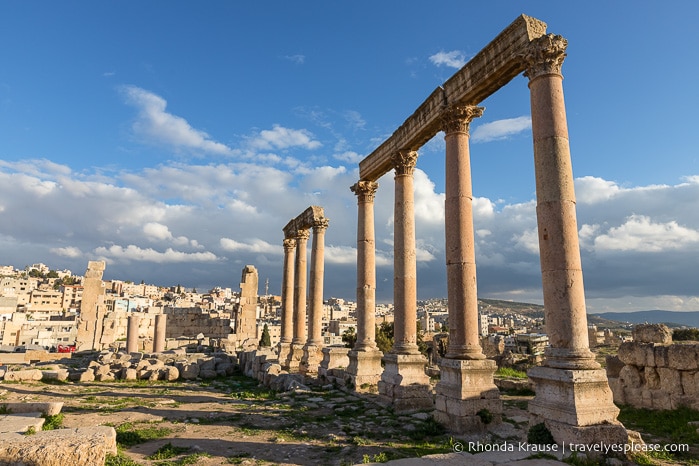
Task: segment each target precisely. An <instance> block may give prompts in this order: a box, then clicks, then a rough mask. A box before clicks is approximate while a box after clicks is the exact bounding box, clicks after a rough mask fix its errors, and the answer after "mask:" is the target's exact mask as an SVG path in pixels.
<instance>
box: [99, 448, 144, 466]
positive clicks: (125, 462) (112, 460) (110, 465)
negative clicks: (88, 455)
mask: <svg viewBox="0 0 699 466" xmlns="http://www.w3.org/2000/svg"><path fill="white" fill-rule="evenodd" d="M104 466H141V464H140V463H137V462H135V461H134V460H132V459H131V458H129V457H128V456H126V455H125V454H124V452H121V451H120V452H119V453H118V454H116V455H112V454H111V453H107V458H106V459H105V461H104Z"/></svg>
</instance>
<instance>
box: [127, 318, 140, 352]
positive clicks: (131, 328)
mask: <svg viewBox="0 0 699 466" xmlns="http://www.w3.org/2000/svg"><path fill="white" fill-rule="evenodd" d="M140 320H141V316H139V315H138V314H133V313H131V314H129V320H128V322H129V323H128V327H127V328H126V352H127V353H136V352H137V351H138V324H139V322H140Z"/></svg>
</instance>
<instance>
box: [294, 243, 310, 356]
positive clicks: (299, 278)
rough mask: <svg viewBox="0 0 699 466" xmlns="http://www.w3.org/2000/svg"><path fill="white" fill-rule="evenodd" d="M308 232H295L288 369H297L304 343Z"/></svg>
mask: <svg viewBox="0 0 699 466" xmlns="http://www.w3.org/2000/svg"><path fill="white" fill-rule="evenodd" d="M309 236H310V233H309V231H308V230H299V231H298V232H297V234H296V263H295V266H296V267H295V271H294V275H295V277H294V278H295V281H294V338H293V339H292V340H291V358H290V360H289V370H298V369H299V364H300V363H301V358H302V357H303V345H304V344H305V343H306V282H307V277H306V255H307V252H306V245H307V242H308V238H309Z"/></svg>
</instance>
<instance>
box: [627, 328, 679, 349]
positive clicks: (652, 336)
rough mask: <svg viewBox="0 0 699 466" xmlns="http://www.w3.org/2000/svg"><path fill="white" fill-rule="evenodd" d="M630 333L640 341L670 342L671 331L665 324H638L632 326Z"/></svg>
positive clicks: (634, 338)
mask: <svg viewBox="0 0 699 466" xmlns="http://www.w3.org/2000/svg"><path fill="white" fill-rule="evenodd" d="M632 335H633V340H634V341H636V342H640V343H661V344H670V343H672V331H670V329H669V328H668V326H667V325H665V324H639V325H636V326H635V327H634V328H633V331H632Z"/></svg>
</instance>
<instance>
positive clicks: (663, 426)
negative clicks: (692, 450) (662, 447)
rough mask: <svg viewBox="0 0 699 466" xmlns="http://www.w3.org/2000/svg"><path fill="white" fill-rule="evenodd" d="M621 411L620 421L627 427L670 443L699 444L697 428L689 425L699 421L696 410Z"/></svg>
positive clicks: (629, 409)
mask: <svg viewBox="0 0 699 466" xmlns="http://www.w3.org/2000/svg"><path fill="white" fill-rule="evenodd" d="M620 409H621V412H620V413H619V420H620V421H621V422H622V423H623V424H624V425H625V426H627V427H631V428H632V429H634V430H640V431H641V432H645V433H648V434H651V435H653V436H656V437H662V438H663V439H667V440H668V443H688V444H690V445H691V444H695V445H696V444H699V433H697V428H696V426H691V425H689V423H690V422H692V421H699V411H697V410H695V409H690V408H685V407H683V408H678V409H673V410H662V411H652V410H650V409H644V408H633V407H631V406H621V407H620Z"/></svg>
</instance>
